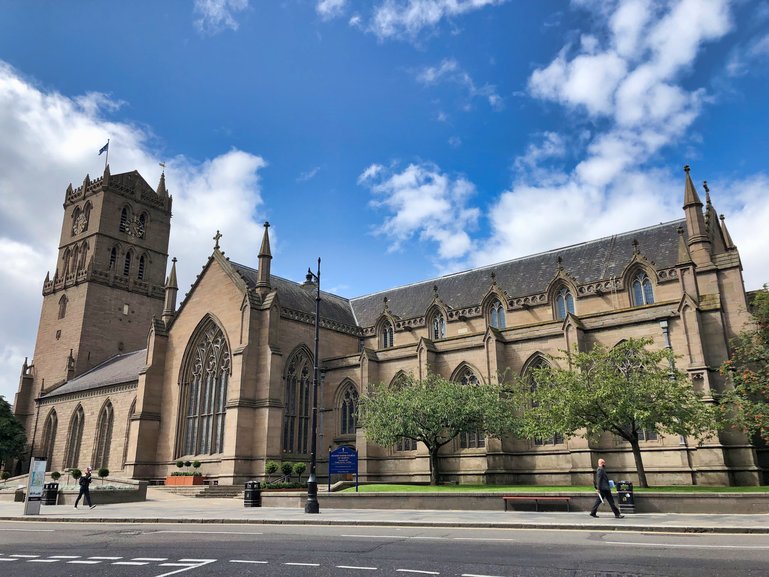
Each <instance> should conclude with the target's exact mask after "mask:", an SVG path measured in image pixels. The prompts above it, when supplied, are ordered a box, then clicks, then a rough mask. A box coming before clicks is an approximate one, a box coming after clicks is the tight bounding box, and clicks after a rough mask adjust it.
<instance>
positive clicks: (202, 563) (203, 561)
mask: <svg viewBox="0 0 769 577" xmlns="http://www.w3.org/2000/svg"><path fill="white" fill-rule="evenodd" d="M179 561H180V562H184V561H191V562H195V563H196V564H195V565H190V566H189V567H182V568H181V569H177V570H176V571H169V572H168V573H161V574H160V575H155V577H168V576H169V575H176V574H177V573H184V572H185V571H189V570H190V569H198V568H200V567H203V566H205V565H208V564H209V563H215V562H216V561H217V560H216V559H179Z"/></svg>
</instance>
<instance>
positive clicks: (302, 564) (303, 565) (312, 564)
mask: <svg viewBox="0 0 769 577" xmlns="http://www.w3.org/2000/svg"><path fill="white" fill-rule="evenodd" d="M283 564H284V565H292V566H295V567H320V563H283Z"/></svg>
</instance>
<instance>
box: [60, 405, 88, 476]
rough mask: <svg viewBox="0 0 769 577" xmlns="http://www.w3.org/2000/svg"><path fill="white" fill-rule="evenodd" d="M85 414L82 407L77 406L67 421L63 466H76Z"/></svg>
mask: <svg viewBox="0 0 769 577" xmlns="http://www.w3.org/2000/svg"><path fill="white" fill-rule="evenodd" d="M84 422H85V414H84V413H83V407H82V406H81V405H78V406H77V409H75V412H74V413H73V415H72V419H71V420H70V422H69V432H68V435H67V449H66V451H65V452H64V463H63V467H64V468H71V467H77V464H78V459H79V458H80V444H81V443H82V441H83V425H84Z"/></svg>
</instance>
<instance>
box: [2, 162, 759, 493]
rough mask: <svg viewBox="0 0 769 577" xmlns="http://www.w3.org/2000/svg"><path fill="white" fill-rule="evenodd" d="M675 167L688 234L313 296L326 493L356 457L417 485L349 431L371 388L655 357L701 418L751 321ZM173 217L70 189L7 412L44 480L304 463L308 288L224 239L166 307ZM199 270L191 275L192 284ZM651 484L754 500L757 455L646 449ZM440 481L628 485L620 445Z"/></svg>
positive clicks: (698, 204) (723, 237) (470, 461)
mask: <svg viewBox="0 0 769 577" xmlns="http://www.w3.org/2000/svg"><path fill="white" fill-rule="evenodd" d="M704 191H705V193H706V194H705V204H704V205H703V203H702V201H701V199H700V195H699V193H698V191H697V188H696V187H695V185H694V183H693V182H692V179H691V177H690V174H689V168H688V167H686V168H685V178H684V187H683V197H682V200H683V215H682V218H680V219H678V220H675V221H672V222H667V223H661V224H654V225H652V226H649V227H647V228H643V229H640V230H634V231H625V232H623V231H618V233H617V234H615V235H613V236H610V237H606V238H601V239H596V240H588V241H585V242H583V243H580V244H576V245H572V246H567V247H563V248H558V249H555V250H551V251H548V252H544V253H540V254H536V255H532V256H528V257H523V258H517V259H514V260H510V261H507V262H500V263H497V264H494V265H489V266H484V267H480V268H476V269H472V270H468V271H465V272H460V273H455V274H451V275H447V276H443V277H439V278H434V279H429V280H425V281H424V282H418V283H414V284H410V285H407V286H402V287H396V288H388V287H383V289H382V290H381V291H380V292H377V293H375V294H369V295H364V296H361V297H357V298H352V299H348V298H344V297H341V296H338V295H334V294H330V293H328V292H323V291H321V292H320V315H319V318H320V320H319V326H320V338H319V355H318V357H319V358H318V365H319V367H320V371H321V375H322V378H321V383H320V387H319V402H318V406H319V418H318V423H319V425H318V440H317V446H318V448H319V454H318V477H319V482H320V483H323V482H325V479H326V476H327V450H332V449H334V448H336V447H338V446H340V445H347V446H351V447H354V448H355V449H356V450H357V451H358V461H359V472H360V479H361V481H370V482H425V481H428V480H429V459H428V454H427V451H426V449H425V447H423V446H421V445H417V444H415V443H414V442H413V441H410V440H408V439H404V440H403V441H402V442H400V443H397V444H396V445H394V446H391V447H380V446H377V445H374V444H372V443H369V442H367V440H366V432H365V430H363V429H361V428H359V427H357V425H356V407H357V404H358V399H359V397H360V396H361V395H362V394H363V392H364V391H365V390H366V389H367V387H368V386H369V385H370V384H372V383H377V382H384V383H390V382H393V381H394V380H397V379H400V378H402V376H403V375H405V374H409V373H411V374H413V375H415V376H416V377H424V376H425V375H427V373H428V372H433V373H437V374H440V375H442V376H444V377H446V378H450V379H452V380H456V381H460V382H463V383H467V384H468V385H472V383H474V382H488V381H494V380H496V379H497V378H498V377H499V375H502V374H510V373H512V374H515V375H521V376H524V377H525V376H526V375H527V373H528V372H529V371H531V370H532V369H533V368H534V367H537V366H540V365H542V364H543V363H557V362H558V361H556V360H553V358H552V356H557V355H559V352H560V351H563V350H573V349H575V348H576V349H579V350H589V349H590V348H591V347H592V346H593V345H594V344H596V343H600V344H603V345H605V346H607V347H612V346H614V345H616V344H617V343H619V342H620V341H622V340H623V339H627V338H630V337H648V338H651V339H652V340H653V345H652V346H653V347H659V348H661V347H671V348H672V350H673V351H674V353H675V354H676V355H677V356H678V360H677V363H678V366H679V368H681V369H682V370H685V371H686V372H687V373H688V374H689V376H690V378H691V383H692V386H693V387H694V388H696V389H697V390H699V391H701V392H702V393H703V394H704V395H705V399H706V401H707V400H708V399H710V400H712V395H713V393H716V392H718V391H720V390H721V389H722V387H724V386H725V384H724V382H723V379H722V377H721V376H720V375H719V372H718V369H719V366H720V365H721V363H722V362H723V361H725V360H726V359H727V356H728V343H729V341H730V339H732V338H733V337H734V336H736V335H737V334H738V333H739V332H740V331H742V330H743V328H744V327H745V326H746V323H748V322H749V315H748V312H747V300H746V294H745V290H744V287H743V278H742V265H741V262H740V256H739V252H738V250H737V247H736V246H735V245H734V243H733V242H732V239H731V237H730V235H729V232H728V231H727V228H726V224H725V222H724V217H723V216H721V217H720V218H719V216H718V215H717V213H716V210H715V208H714V206H713V204H712V202H711V199H710V193H709V191H708V188H707V184H705V185H704ZM171 205H172V197H171V196H170V195H169V193H168V191H167V189H166V183H165V175H163V176H161V178H160V183H159V184H158V186H157V189H153V188H152V187H151V186H150V185H149V184H147V182H146V181H145V180H144V179H143V178H142V176H141V175H140V174H139V173H138V172H136V171H133V172H127V173H123V174H116V175H112V174H110V171H109V167H107V168H106V169H105V171H104V174H103V175H102V176H101V177H100V178H97V179H95V180H90V178H89V177H86V178H85V180H84V182H83V184H82V186H79V187H77V188H73V187H72V185H70V186H69V187H68V188H67V190H66V193H65V197H64V219H63V224H62V229H61V239H60V242H59V253H58V259H57V263H56V268H55V271H54V273H53V275H52V276H51V275H50V273H49V274H48V275H47V276H46V278H45V281H44V282H43V287H42V289H43V291H42V292H43V305H42V312H41V315H40V325H39V329H38V334H37V342H36V345H35V351H34V356H33V357H32V359H31V362H30V361H29V360H27V361H25V363H24V365H23V367H22V371H21V376H20V379H19V389H18V393H17V395H16V399H15V403H14V413H15V414H16V416H17V417H18V418H19V419H20V420H21V421H22V423H23V424H24V426H25V428H26V431H27V435H28V441H29V444H30V452H31V454H32V455H34V456H43V457H46V458H47V462H48V470H51V471H54V470H58V471H62V470H64V469H66V468H71V467H78V468H81V469H82V468H85V467H86V466H88V465H90V466H92V467H94V468H99V467H107V468H108V469H109V470H110V475H111V476H116V477H126V478H134V479H145V480H149V481H153V482H160V481H162V480H163V479H165V477H166V475H168V474H170V473H171V472H173V471H175V470H176V466H175V462H176V461H177V460H179V459H181V460H191V461H192V460H198V461H200V462H201V463H202V466H201V468H200V471H201V472H202V473H203V474H204V475H205V476H206V477H207V478H208V480H209V482H212V483H218V484H219V485H226V484H241V483H243V482H244V481H246V480H249V479H253V478H259V477H261V476H263V475H264V469H265V463H266V462H267V461H269V460H274V461H278V462H286V461H290V462H291V461H294V462H296V461H302V462H305V463H306V462H308V460H309V457H310V448H311V439H310V432H311V416H312V381H313V366H314V355H313V351H314V336H315V332H314V327H315V310H316V309H315V307H316V300H315V299H316V293H317V285H316V284H315V282H316V281H317V279H316V278H315V277H314V275H312V274H308V275H307V280H306V282H304V283H298V282H294V281H291V280H287V279H284V278H281V277H278V276H275V275H273V274H271V272H270V269H271V262H272V258H273V257H272V254H271V250H270V235H269V223H265V224H264V235H263V238H262V241H261V245H260V246H259V247H256V246H255V247H254V253H255V257H254V259H253V260H252V261H251V262H249V263H243V264H241V263H235V262H232V261H231V260H229V258H227V257H226V256H225V252H224V251H223V250H222V247H221V246H220V242H221V239H220V235H219V234H218V233H217V235H216V237H215V238H214V246H213V250H212V253H211V255H210V256H209V258H208V261H207V262H206V263H205V266H204V267H203V269H202V271H201V272H200V274H199V275H198V276H197V278H196V280H195V282H194V284H193V285H192V287H191V289H190V291H189V293H188V294H187V296H186V297H185V298H184V300H183V301H182V302H180V303H178V304H177V291H178V287H177V280H176V274H177V271H176V259H173V260H172V262H171V263H170V268H169V263H168V240H169V235H170V223H171ZM185 266H189V264H185ZM642 450H643V452H644V464H645V465H646V473H647V476H648V478H649V481H650V483H651V484H653V485H662V484H713V485H716V484H718V485H755V484H757V483H758V482H759V480H760V478H761V474H762V469H761V467H760V465H759V463H760V460H759V459H758V457H757V453H756V449H755V447H753V446H752V445H751V444H750V443H749V442H748V441H747V439H746V438H745V437H744V436H743V435H741V434H738V433H733V432H722V433H719V434H718V435H717V436H714V437H712V438H710V439H708V440H707V441H705V442H704V443H702V444H698V442H697V441H695V440H694V439H687V438H683V437H678V436H667V435H662V434H659V433H657V432H655V431H645V433H644V439H643V441H642ZM441 457H442V461H441V469H442V478H443V480H445V481H446V480H448V481H456V482H459V483H488V484H500V483H505V484H508V483H509V484H514V483H520V484H544V485H571V484H581V485H584V484H589V483H591V479H592V471H593V469H594V467H595V464H596V461H597V460H598V458H599V457H604V458H606V459H607V460H610V462H611V463H612V470H613V471H615V472H616V473H617V474H618V475H619V476H621V477H622V478H628V479H631V480H632V479H635V477H634V471H635V466H634V461H633V457H632V454H631V452H630V446H629V445H628V444H627V443H625V442H624V441H623V440H621V439H619V438H618V437H616V436H614V435H611V434H608V433H606V434H604V435H603V436H602V437H601V438H600V439H594V440H591V441H588V440H585V439H582V438H571V439H564V438H563V437H561V436H555V437H553V438H549V439H519V438H512V437H505V438H502V439H492V438H484V436H483V435H478V434H471V433H468V434H464V435H462V436H460V437H459V438H457V439H456V440H455V443H453V444H450V445H447V446H445V447H444V448H443V449H442V450H441Z"/></svg>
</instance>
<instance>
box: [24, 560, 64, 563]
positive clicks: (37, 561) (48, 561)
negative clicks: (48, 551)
mask: <svg viewBox="0 0 769 577" xmlns="http://www.w3.org/2000/svg"><path fill="white" fill-rule="evenodd" d="M59 561H61V559H30V560H29V561H28V563H58V562H59Z"/></svg>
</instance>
